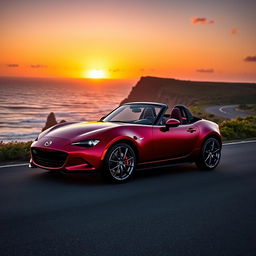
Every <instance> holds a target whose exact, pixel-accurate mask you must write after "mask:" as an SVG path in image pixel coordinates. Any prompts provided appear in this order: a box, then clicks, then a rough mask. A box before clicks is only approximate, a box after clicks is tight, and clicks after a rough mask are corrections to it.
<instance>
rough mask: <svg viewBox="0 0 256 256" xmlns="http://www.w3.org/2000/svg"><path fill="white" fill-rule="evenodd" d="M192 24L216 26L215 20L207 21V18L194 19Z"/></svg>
mask: <svg viewBox="0 0 256 256" xmlns="http://www.w3.org/2000/svg"><path fill="white" fill-rule="evenodd" d="M191 22H192V24H194V25H196V24H200V25H209V24H214V23H215V21H214V20H207V18H205V17H193V18H192V19H191Z"/></svg>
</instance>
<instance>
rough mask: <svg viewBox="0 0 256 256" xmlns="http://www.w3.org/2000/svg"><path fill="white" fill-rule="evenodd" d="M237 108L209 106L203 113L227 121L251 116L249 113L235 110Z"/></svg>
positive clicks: (232, 106)
mask: <svg viewBox="0 0 256 256" xmlns="http://www.w3.org/2000/svg"><path fill="white" fill-rule="evenodd" d="M237 107H238V105H218V106H209V107H206V108H205V111H206V112H208V113H210V114H213V115H215V116H219V117H224V118H228V119H234V118H237V117H239V116H241V117H245V116H249V115H252V114H251V113H246V112H243V111H238V110H236V108H237Z"/></svg>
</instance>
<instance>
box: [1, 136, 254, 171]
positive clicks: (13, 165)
mask: <svg viewBox="0 0 256 256" xmlns="http://www.w3.org/2000/svg"><path fill="white" fill-rule="evenodd" d="M245 143H256V140H242V141H236V142H227V143H223V146H228V145H236V144H245ZM26 165H27V166H28V165H29V163H25V164H7V165H0V168H9V167H19V166H26Z"/></svg>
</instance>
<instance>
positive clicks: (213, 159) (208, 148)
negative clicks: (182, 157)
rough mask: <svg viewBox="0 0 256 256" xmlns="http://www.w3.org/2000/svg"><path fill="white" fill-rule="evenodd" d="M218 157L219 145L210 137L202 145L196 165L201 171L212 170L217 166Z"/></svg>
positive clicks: (219, 152) (219, 154) (219, 153)
mask: <svg viewBox="0 0 256 256" xmlns="http://www.w3.org/2000/svg"><path fill="white" fill-rule="evenodd" d="M220 157H221V144H220V142H219V141H218V140H217V139H215V138H213V137H211V138H208V139H207V140H206V141H205V142H204V143H203V145H202V148H201V152H200V156H199V157H198V159H197V160H196V165H197V166H198V168H200V169H203V170H213V169H214V168H216V167H217V165H218V164H219V162H220Z"/></svg>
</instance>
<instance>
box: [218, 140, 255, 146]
mask: <svg viewBox="0 0 256 256" xmlns="http://www.w3.org/2000/svg"><path fill="white" fill-rule="evenodd" d="M253 142H254V143H255V142H256V140H242V141H235V142H227V143H223V146H225V145H227V146H228V145H236V144H245V143H253Z"/></svg>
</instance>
